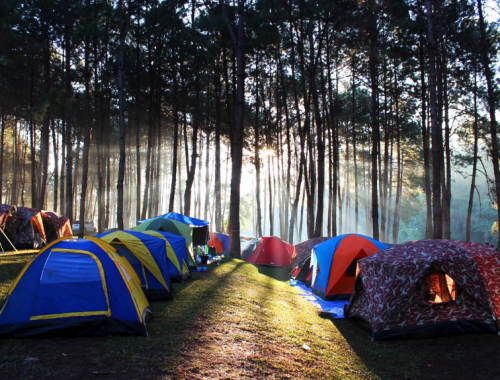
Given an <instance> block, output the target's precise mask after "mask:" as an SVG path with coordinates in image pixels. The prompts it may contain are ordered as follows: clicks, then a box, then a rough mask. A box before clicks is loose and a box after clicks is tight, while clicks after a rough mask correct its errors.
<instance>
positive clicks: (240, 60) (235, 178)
mask: <svg viewBox="0 0 500 380" xmlns="http://www.w3.org/2000/svg"><path fill="white" fill-rule="evenodd" d="M221 4H222V5H223V11H224V16H225V19H226V23H227V26H228V29H229V32H230V34H231V38H232V39H233V44H234V48H235V50H236V61H237V76H238V83H237V94H236V115H235V116H236V124H235V127H234V129H233V138H232V141H231V143H232V149H231V152H232V167H231V200H230V218H231V222H230V224H231V229H232V231H231V256H233V257H235V258H240V257H241V247H240V217H239V215H240V183H241V168H242V165H243V127H244V126H243V112H244V108H245V51H244V39H245V24H244V22H245V19H244V16H245V0H238V35H237V36H236V34H235V31H234V29H233V27H232V24H231V23H230V21H229V19H228V17H227V13H226V9H225V0H221Z"/></svg>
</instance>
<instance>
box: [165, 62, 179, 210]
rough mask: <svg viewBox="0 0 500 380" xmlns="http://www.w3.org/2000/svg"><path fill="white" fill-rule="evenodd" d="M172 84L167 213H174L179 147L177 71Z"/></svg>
mask: <svg viewBox="0 0 500 380" xmlns="http://www.w3.org/2000/svg"><path fill="white" fill-rule="evenodd" d="M174 66H176V63H174ZM173 77H174V78H173V82H174V89H173V91H174V93H173V95H174V96H173V99H172V101H173V107H174V110H173V113H174V145H173V148H172V183H171V185H170V200H169V203H168V212H173V211H174V203H175V184H176V182H177V160H178V155H179V153H178V146H179V110H178V101H177V100H178V99H177V97H178V94H177V70H175V69H174V70H173Z"/></svg>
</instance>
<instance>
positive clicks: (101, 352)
mask: <svg viewBox="0 0 500 380" xmlns="http://www.w3.org/2000/svg"><path fill="white" fill-rule="evenodd" d="M243 264H245V263H244V262H240V263H236V264H235V265H234V267H232V268H231V269H230V270H228V271H222V273H220V272H219V273H218V274H214V273H213V272H214V271H215V270H216V269H218V268H219V266H217V265H216V264H211V265H209V266H208V270H207V272H202V273H201V272H200V273H199V272H193V273H192V275H193V276H192V278H190V279H188V280H186V281H185V282H182V283H175V284H174V286H173V287H174V292H173V295H174V297H175V299H174V300H170V301H155V302H151V303H150V305H151V307H152V309H153V312H154V315H153V317H152V318H151V320H150V321H149V322H148V324H147V329H148V333H149V337H121V336H109V337H78V338H74V337H56V338H50V339H49V338H31V339H5V340H3V341H2V344H1V345H0V356H2V357H6V358H7V359H6V361H8V363H7V364H4V365H3V366H2V365H0V378H29V377H34V378H51V379H66V378H69V377H70V375H71V376H72V377H74V378H88V377H89V376H93V375H92V374H94V375H96V374H109V375H110V376H112V377H113V378H120V379H134V378H148V379H152V378H154V379H158V378H163V377H164V376H165V371H167V372H168V371H169V370H170V368H165V367H169V366H170V365H171V364H172V363H178V360H179V358H182V357H183V355H185V353H183V352H180V351H179V347H181V346H183V345H184V344H185V343H186V341H189V340H190V339H191V338H192V336H193V328H194V327H195V326H196V329H197V330H198V331H199V330H200V329H203V326H204V323H205V321H206V320H207V319H208V317H209V316H210V314H211V312H212V311H213V310H214V309H216V306H217V304H215V302H216V301H215V300H216V297H215V294H218V293H221V292H223V291H224V289H225V288H226V287H227V284H228V281H230V278H231V276H232V275H233V274H234V272H236V271H238V269H239V268H240V267H241V266H242V265H243ZM5 265H8V264H5ZM12 265H13V266H14V265H15V264H12ZM3 268H4V266H3V265H2V270H3ZM20 269H22V266H21V267H20ZM219 299H220V297H219ZM26 357H28V358H30V357H34V358H36V360H35V359H33V362H25V361H24V359H25V358H26ZM162 367H163V368H162ZM144 368H147V376H146V377H144V375H145V374H144V373H143V372H144V371H145V369H144ZM42 373H43V374H46V375H44V376H41V374H42Z"/></svg>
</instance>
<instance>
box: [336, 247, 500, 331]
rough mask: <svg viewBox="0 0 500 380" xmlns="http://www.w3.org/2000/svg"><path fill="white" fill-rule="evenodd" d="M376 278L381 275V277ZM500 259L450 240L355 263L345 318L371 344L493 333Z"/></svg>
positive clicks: (499, 301) (499, 306) (499, 304)
mask: <svg viewBox="0 0 500 380" xmlns="http://www.w3.org/2000/svg"><path fill="white" fill-rule="evenodd" d="M380 273H384V275H383V276H381V275H380ZM498 273H500V256H499V254H498V251H497V250H496V248H495V247H493V246H490V245H487V244H480V243H470V242H459V241H453V240H419V241H411V242H407V243H403V244H397V245H394V246H392V247H390V248H388V249H386V250H385V251H384V252H383V253H382V252H380V253H378V254H374V255H372V256H370V257H367V258H366V259H363V260H361V261H360V262H359V273H358V275H357V277H356V285H355V290H354V293H353V295H352V297H351V300H350V303H349V305H348V306H347V307H346V310H345V315H346V317H347V318H355V319H357V320H360V321H361V322H362V325H363V326H364V327H367V328H368V329H369V330H370V331H371V333H372V337H373V339H375V340H377V339H385V338H393V337H402V338H413V337H429V336H440V335H450V334H455V333H465V332H493V333H496V332H497V331H498V322H497V320H498V316H499V313H500V296H499V294H500V279H499V277H498Z"/></svg>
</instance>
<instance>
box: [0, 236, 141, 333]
mask: <svg viewBox="0 0 500 380" xmlns="http://www.w3.org/2000/svg"><path fill="white" fill-rule="evenodd" d="M149 314H150V310H149V304H148V301H147V300H146V297H145V296H144V293H143V291H142V290H141V288H140V285H139V280H138V279H137V276H136V274H135V272H134V271H133V269H132V268H131V267H130V265H129V264H128V262H127V261H126V260H124V259H123V258H121V257H120V256H119V255H118V254H116V252H115V250H114V248H113V247H111V246H110V245H108V244H107V243H105V242H103V241H101V240H99V239H96V238H93V237H85V238H84V239H76V238H71V237H63V238H60V239H58V240H56V241H54V242H53V243H51V244H49V245H48V246H46V247H45V248H44V249H43V250H42V251H40V253H39V254H38V255H37V256H36V257H34V258H33V259H32V260H30V261H29V262H28V263H27V264H26V266H25V267H24V269H23V270H22V271H21V273H20V274H19V276H18V277H17V278H16V280H15V281H14V283H13V284H12V286H11V287H10V289H9V291H8V293H7V296H6V301H5V304H4V305H3V308H2V309H1V311H0V336H3V337H6V336H13V337H27V336H33V335H77V336H88V335H109V334H121V335H147V332H146V324H145V321H146V318H147V316H148V315H149Z"/></svg>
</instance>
